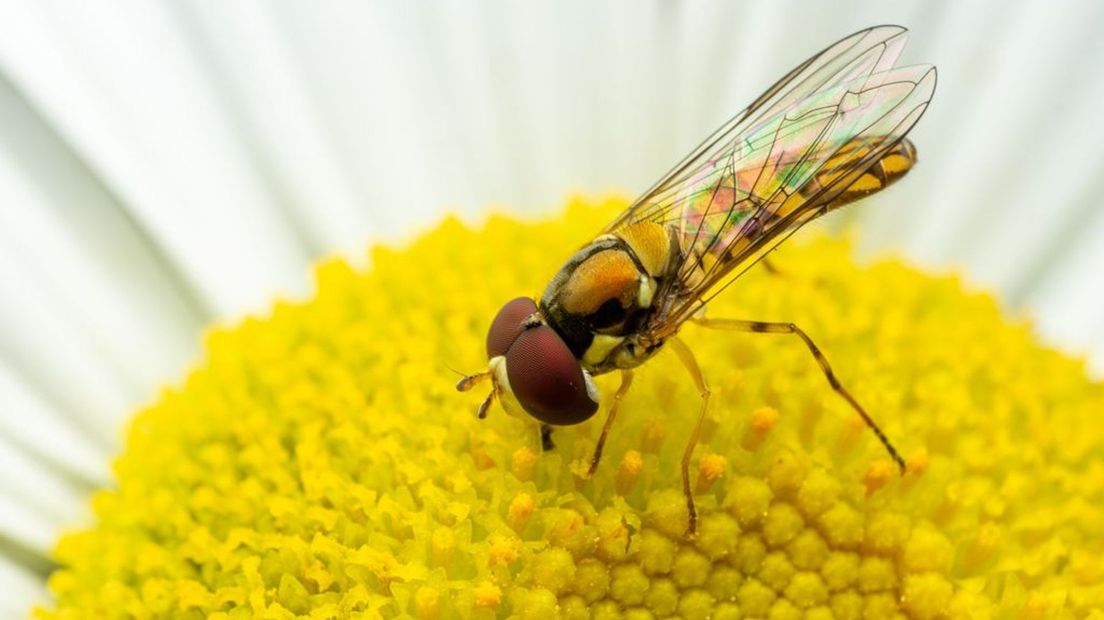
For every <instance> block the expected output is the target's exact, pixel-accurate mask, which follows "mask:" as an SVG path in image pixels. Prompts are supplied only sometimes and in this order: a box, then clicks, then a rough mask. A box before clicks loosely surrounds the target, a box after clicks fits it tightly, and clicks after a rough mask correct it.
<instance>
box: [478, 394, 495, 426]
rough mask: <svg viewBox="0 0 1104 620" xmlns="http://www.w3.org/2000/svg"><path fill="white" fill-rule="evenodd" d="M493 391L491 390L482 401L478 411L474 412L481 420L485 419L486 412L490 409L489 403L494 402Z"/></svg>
mask: <svg viewBox="0 0 1104 620" xmlns="http://www.w3.org/2000/svg"><path fill="white" fill-rule="evenodd" d="M494 397H495V391H494V390H491V393H490V394H487V398H484V399H483V402H482V403H480V404H479V410H478V411H477V412H476V414H475V415H476V416H477V417H478V418H479V419H480V420H482V419H484V418H486V417H487V410H489V409H490V408H491V403H493V402H494Z"/></svg>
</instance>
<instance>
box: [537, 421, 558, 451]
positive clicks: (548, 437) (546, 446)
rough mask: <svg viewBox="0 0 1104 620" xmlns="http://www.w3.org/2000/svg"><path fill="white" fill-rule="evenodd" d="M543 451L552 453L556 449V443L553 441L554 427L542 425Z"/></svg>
mask: <svg viewBox="0 0 1104 620" xmlns="http://www.w3.org/2000/svg"><path fill="white" fill-rule="evenodd" d="M540 436H541V450H543V451H544V452H551V451H553V450H555V449H556V443H555V442H554V441H552V427H551V426H549V425H547V424H541V425H540Z"/></svg>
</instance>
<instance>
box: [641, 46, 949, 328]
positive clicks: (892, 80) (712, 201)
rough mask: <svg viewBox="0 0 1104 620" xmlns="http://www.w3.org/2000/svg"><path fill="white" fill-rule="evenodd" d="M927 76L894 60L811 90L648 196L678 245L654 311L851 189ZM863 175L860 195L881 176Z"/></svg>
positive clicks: (743, 261)
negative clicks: (674, 269) (678, 257)
mask: <svg viewBox="0 0 1104 620" xmlns="http://www.w3.org/2000/svg"><path fill="white" fill-rule="evenodd" d="M935 77H936V74H935V69H934V68H933V67H928V66H923V67H902V68H898V69H893V70H890V71H885V72H882V73H876V74H873V75H871V76H867V77H864V78H859V79H857V80H855V81H852V82H849V83H845V84H840V85H838V86H835V87H832V88H830V89H828V90H825V91H822V92H818V93H816V94H814V95H812V96H810V97H808V98H807V99H806V100H804V101H802V102H799V103H797V104H796V105H794V106H792V107H791V108H790V109H789V110H787V111H786V112H785V113H782V114H779V115H777V116H776V117H775V118H772V119H769V120H767V121H765V122H764V123H762V124H761V125H759V126H757V127H753V128H751V129H750V130H749V131H748V132H747V133H746V134H745V135H741V136H738V137H737V138H736V139H734V140H733V141H732V142H731V143H730V145H729V148H728V149H727V150H726V151H723V152H721V153H720V154H719V155H718V156H717V157H716V158H715V159H709V160H705V161H703V162H700V163H697V164H695V166H693V167H692V168H691V169H690V172H691V173H690V174H689V175H687V177H686V179H685V180H684V181H683V182H682V183H680V184H679V185H678V186H675V187H672V188H669V189H668V188H664V191H663V192H662V193H661V194H657V195H656V198H654V200H656V203H653V204H658V205H660V206H661V208H659V209H657V210H656V212H657V213H660V212H662V213H664V214H665V215H664V216H663V217H664V218H665V222H666V223H667V225H669V226H672V227H674V230H675V231H676V233H677V234H676V238H677V239H678V240H679V244H680V250H681V251H682V253H683V262H682V264H681V265H680V266H679V272H678V274H679V277H678V278H676V279H673V280H671V281H669V282H667V283H665V284H666V286H667V287H668V289H667V290H664V291H662V294H663V297H662V299H663V300H664V303H665V305H666V307H661V308H660V309H659V312H658V314H657V316H658V317H660V318H661V319H662V320H664V321H666V322H668V323H677V322H678V321H681V320H682V319H683V318H685V317H686V316H688V315H689V314H692V313H693V312H694V311H695V309H696V306H699V305H701V304H703V303H705V302H707V301H708V299H709V298H712V296H715V295H716V294H717V292H719V291H720V290H721V289H723V288H724V286H727V284H728V283H730V282H731V281H732V280H733V279H735V277H738V276H739V275H740V274H741V273H743V271H740V272H739V273H736V274H735V275H733V271H734V270H735V268H736V267H739V266H741V265H743V266H744V267H745V269H746V268H747V267H748V266H750V265H751V264H754V262H755V261H757V260H758V259H759V258H761V257H762V256H763V255H764V254H765V253H766V252H768V251H769V250H770V249H772V248H773V247H774V246H776V245H777V244H778V243H780V242H781V241H782V240H783V239H784V238H785V237H786V236H788V234H790V233H792V232H793V231H795V230H796V229H797V228H799V227H800V226H801V225H803V224H805V223H806V222H808V221H810V220H812V219H814V218H816V217H817V216H819V215H822V214H823V213H826V212H827V211H828V210H829V209H830V208H832V206H833V202H834V201H836V200H838V199H840V198H841V196H842V195H843V194H844V192H848V191H854V190H853V189H852V188H853V187H854V186H856V184H857V182H858V181H859V180H860V179H861V178H862V177H863V176H864V175H866V173H867V171H868V170H870V169H871V167H872V166H874V164H876V163H878V162H879V160H881V159H882V158H883V157H884V156H885V155H886V154H887V153H889V152H890V150H891V149H894V148H895V147H896V146H897V145H898V143H900V142H901V140H902V139H903V138H904V136H905V134H906V133H908V131H909V130H910V129H911V128H912V127H913V125H915V124H916V122H917V121H918V120H919V119H920V116H921V115H922V114H923V113H924V110H925V109H926V108H927V106H928V102H929V101H930V100H931V96H932V93H933V92H934V89H935ZM910 148H911V147H910ZM870 183H873V184H874V186H873V187H870V186H864V187H863V190H862V192H863V193H869V192H870V191H876V190H877V189H880V187H881V186H882V185H884V183H885V180H884V179H882V180H881V184H882V185H878V183H879V180H878V179H872V180H871V181H870ZM670 287H674V289H673V290H672V289H671V288H670ZM707 293H708V294H709V295H710V297H709V298H706V297H705V295H706V294H707Z"/></svg>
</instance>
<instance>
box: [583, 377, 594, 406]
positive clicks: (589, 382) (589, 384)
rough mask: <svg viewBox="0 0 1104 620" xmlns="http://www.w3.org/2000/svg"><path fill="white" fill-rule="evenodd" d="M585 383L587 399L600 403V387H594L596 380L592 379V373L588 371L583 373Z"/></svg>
mask: <svg viewBox="0 0 1104 620" xmlns="http://www.w3.org/2000/svg"><path fill="white" fill-rule="evenodd" d="M583 382H584V383H586V391H587V397H588V398H590V400H592V401H594V402H598V386H597V385H594V379H591V378H590V373H589V372H587V371H586V370H584V371H583Z"/></svg>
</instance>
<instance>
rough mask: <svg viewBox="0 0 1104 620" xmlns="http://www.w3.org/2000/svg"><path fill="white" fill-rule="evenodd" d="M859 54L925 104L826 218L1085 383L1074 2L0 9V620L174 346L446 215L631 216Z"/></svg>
mask: <svg viewBox="0 0 1104 620" xmlns="http://www.w3.org/2000/svg"><path fill="white" fill-rule="evenodd" d="M879 23H899V24H902V25H905V26H907V27H909V28H910V29H911V30H912V42H911V44H910V46H909V48H908V49H907V50H906V52H905V62H906V63H916V62H929V63H935V64H936V65H938V67H939V80H940V82H939V87H938V89H937V92H936V95H935V99H934V102H933V104H932V106H931V108H930V109H929V110H928V113H927V115H926V116H925V118H924V119H923V120H922V121H921V122H920V124H919V126H918V127H917V129H916V130H915V131H914V132H913V134H912V137H913V140H914V142H915V143H916V144H917V145H918V148H919V152H920V158H921V163H920V165H919V166H918V167H917V168H916V169H915V170H914V171H913V172H912V173H911V174H910V175H909V176H908V178H906V179H905V180H904V181H903V182H902V183H901V184H900V185H898V186H897V187H895V188H894V189H892V190H890V191H888V192H885V193H884V194H880V195H878V196H877V197H875V198H874V199H872V200H870V201H868V202H867V203H865V204H864V205H863V206H861V207H858V208H853V209H849V210H846V215H844V216H842V217H844V218H851V219H853V220H858V221H859V225H860V231H861V233H862V244H863V248H864V251H865V253H866V254H868V255H874V254H879V253H884V252H886V251H899V252H903V253H904V254H905V255H906V256H908V257H910V258H911V259H912V260H914V261H916V262H917V263H919V264H921V265H924V266H926V267H928V268H931V269H937V270H945V269H948V268H954V269H961V270H963V271H964V272H965V273H966V274H967V276H968V280H969V282H970V283H971V285H972V286H976V287H979V288H991V289H993V290H996V291H998V292H999V294H1000V296H1001V299H1002V300H1003V302H1004V303H1005V305H1006V307H1007V308H1009V311H1010V312H1011V313H1015V314H1016V315H1017V316H1032V317H1036V319H1037V322H1038V326H1039V330H1040V332H1041V333H1042V334H1043V336H1044V337H1045V338H1046V339H1047V340H1048V341H1049V342H1052V343H1054V344H1055V345H1057V346H1061V347H1063V348H1065V349H1067V350H1069V351H1071V352H1073V353H1075V354H1084V355H1091V356H1095V357H1093V358H1092V359H1093V360H1094V364H1095V368H1096V369H1097V371H1098V372H1099V370H1100V369H1101V368H1104V322H1102V321H1101V320H1100V319H1099V317H1101V316H1104V277H1102V276H1101V274H1100V266H1101V265H1104V207H1102V206H1101V202H1100V200H1101V198H1100V197H1101V196H1104V174H1102V173H1104V149H1102V148H1101V146H1100V145H1101V138H1102V131H1101V121H1100V114H1101V112H1100V110H1104V3H1102V2H1099V1H1097V0H1084V1H1081V2H1077V1H1067V2H1048V1H1044V0H1038V1H1034V2H1031V1H1027V2H1009V1H1008V0H990V1H980V0H978V1H969V2H951V1H950V0H946V1H943V2H932V1H922V0H915V1H912V2H894V3H888V2H882V1H878V0H870V1H864V2H844V3H839V2H836V3H828V2H807V3H803V2H795V1H786V2H780V1H778V0H759V1H754V2H688V3H675V2H658V1H642V0H628V1H624V2H593V1H573V2H558V3H551V2H541V3H516V2H508V1H501V2H481V3H473V2H460V1H458V0H457V1H446V0H441V1H432V2H400V1H394V2H351V1H350V2H327V3H317V2H298V3H293V2H288V1H283V2H260V1H257V0H235V1H233V2H222V1H216V0H204V1H198V2H184V1H181V2H155V1H151V0H128V1H122V0H119V1H114V0H113V1H110V2H96V3H88V2H77V1H75V0H72V1H60V0H46V1H41V0H25V1H17V0H0V469H2V471H3V472H4V475H3V476H2V479H0V582H2V583H3V584H4V585H5V587H4V588H0V615H17V616H18V615H21V614H22V611H21V610H22V609H24V608H25V605H27V603H28V601H29V600H31V599H33V598H34V597H39V596H43V594H42V588H43V586H42V584H43V578H44V575H45V574H46V573H47V572H48V570H49V567H50V563H49V560H48V559H47V557H48V550H49V548H50V546H51V545H52V542H53V540H54V539H55V537H56V535H57V533H58V531H59V529H60V528H62V527H64V526H66V525H71V524H76V523H80V522H81V521H82V519H87V515H86V514H85V513H86V508H85V505H86V501H85V497H86V496H87V494H88V493H89V492H90V491H91V490H92V489H93V488H95V486H97V485H101V484H109V483H110V482H109V459H110V455H111V454H112V453H113V452H114V451H115V450H117V449H118V447H119V438H120V437H121V429H122V427H123V424H124V422H125V419H126V416H127V415H128V413H129V412H130V411H131V410H132V408H133V407H134V406H135V405H137V404H139V403H141V402H143V401H146V400H148V399H150V398H151V397H152V395H153V394H154V392H155V389H156V388H157V386H158V385H160V384H164V383H166V382H169V381H173V380H174V379H175V378H176V377H179V376H180V373H181V372H182V370H183V369H184V368H185V367H186V365H187V363H188V362H189V361H190V360H192V359H194V356H195V355H196V352H197V348H198V334H199V331H200V329H201V327H202V326H203V325H205V324H207V323H210V322H212V321H218V320H227V319H233V318H234V317H239V316H241V315H242V314H243V313H245V312H249V311H254V310H260V309H263V308H264V307H265V306H266V304H267V303H268V302H269V301H270V300H271V299H272V298H273V297H274V296H276V295H295V296H301V295H305V294H307V293H308V292H309V273H310V272H309V265H310V263H311V261H312V259H314V258H316V257H318V256H320V255H322V254H326V253H332V252H335V251H340V252H344V253H347V254H348V255H350V256H352V257H355V258H356V260H357V261H361V262H362V257H363V256H364V255H365V252H364V250H365V247H366V245H367V244H368V243H369V242H370V241H371V240H378V239H385V240H401V239H406V238H409V237H410V236H411V235H413V234H414V233H415V232H417V231H420V230H423V229H426V228H428V227H430V226H432V225H433V224H434V223H435V222H436V221H437V220H438V219H439V218H440V217H442V215H443V214H444V213H446V212H458V213H462V214H465V215H466V216H467V217H468V218H469V219H472V220H475V219H477V218H478V217H479V215H480V214H483V213H485V212H487V211H488V210H490V209H492V208H496V207H497V208H505V209H510V210H513V211H516V212H525V213H551V212H554V211H556V210H557V209H559V208H560V207H561V206H562V202H563V198H564V197H565V196H566V195H567V194H568V193H570V192H572V191H576V190H580V191H585V192H589V193H599V192H603V191H607V190H620V191H622V192H625V193H636V192H638V191H641V190H643V189H645V188H646V187H647V186H648V185H649V184H650V183H651V182H652V181H654V180H655V179H656V178H657V177H658V176H659V175H661V174H662V173H663V172H665V171H666V169H667V167H668V166H669V165H671V164H672V163H674V162H675V161H676V160H677V159H678V158H680V157H681V156H682V155H684V154H685V152H686V151H688V150H689V149H690V148H691V147H693V146H695V145H696V144H697V142H698V141H699V140H700V139H701V138H702V137H704V136H705V135H706V134H707V133H709V132H710V131H712V130H713V129H714V128H715V127H716V126H718V125H719V124H720V123H721V122H723V121H724V120H726V119H727V118H728V117H729V116H731V115H733V114H734V113H735V112H736V111H738V110H739V109H741V108H742V107H743V106H744V105H746V104H747V103H748V102H750V101H751V100H752V99H753V98H754V97H755V96H756V95H758V94H759V92H760V91H761V90H762V89H763V88H765V87H766V86H768V85H769V84H770V83H771V82H773V81H774V79H776V78H777V77H779V76H781V75H782V74H783V73H785V72H786V71H788V70H789V69H790V68H791V67H792V66H794V65H795V64H797V63H798V62H800V61H802V60H804V59H805V58H806V57H808V56H809V55H811V54H812V53H814V52H816V51H818V50H819V49H821V48H822V47H824V46H826V45H828V44H829V43H831V42H833V41H835V40H836V39H839V38H841V37H843V36H845V35H847V34H849V33H851V32H852V31H855V30H858V29H860V28H863V27H866V26H870V25H874V24H879ZM838 223H841V222H839V220H837V224H838Z"/></svg>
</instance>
